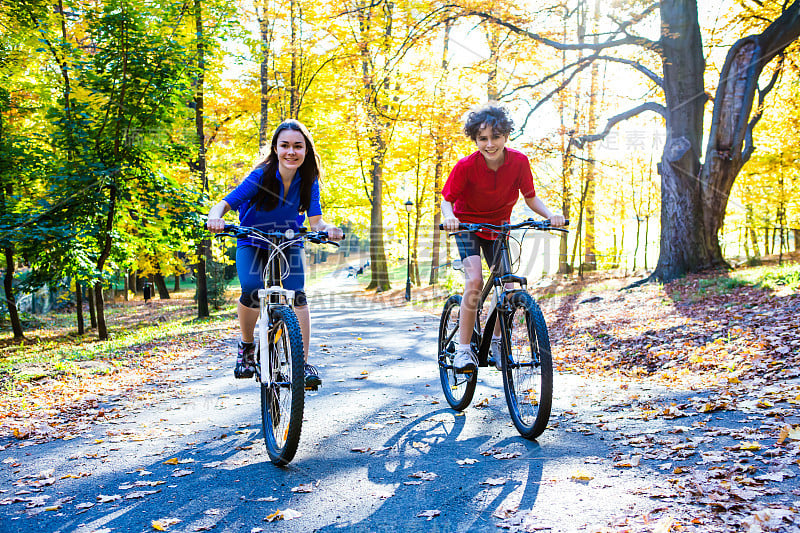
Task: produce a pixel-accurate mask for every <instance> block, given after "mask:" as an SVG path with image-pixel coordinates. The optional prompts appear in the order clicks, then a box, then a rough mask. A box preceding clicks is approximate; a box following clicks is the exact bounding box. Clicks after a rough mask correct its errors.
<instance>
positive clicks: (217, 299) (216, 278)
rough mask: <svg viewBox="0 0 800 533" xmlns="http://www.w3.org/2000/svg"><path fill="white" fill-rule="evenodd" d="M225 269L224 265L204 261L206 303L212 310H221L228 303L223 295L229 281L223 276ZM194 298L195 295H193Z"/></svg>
mask: <svg viewBox="0 0 800 533" xmlns="http://www.w3.org/2000/svg"><path fill="white" fill-rule="evenodd" d="M225 267H226V264H225V263H221V262H218V261H214V260H213V259H210V260H207V261H206V284H207V289H208V303H209V304H210V305H211V306H212V307H213V308H214V309H222V308H223V307H225V305H226V304H227V303H228V297H227V295H226V294H225V293H226V291H227V290H228V286H229V285H230V283H231V280H230V279H228V278H227V276H226V275H225ZM196 297H197V295H195V298H196Z"/></svg>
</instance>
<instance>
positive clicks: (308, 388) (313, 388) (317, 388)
mask: <svg viewBox="0 0 800 533" xmlns="http://www.w3.org/2000/svg"><path fill="white" fill-rule="evenodd" d="M306 390H311V391H315V390H319V387H311V386H309V385H306Z"/></svg>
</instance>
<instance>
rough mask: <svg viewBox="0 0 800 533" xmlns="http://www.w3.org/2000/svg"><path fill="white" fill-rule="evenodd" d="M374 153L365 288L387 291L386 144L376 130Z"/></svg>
mask: <svg viewBox="0 0 800 533" xmlns="http://www.w3.org/2000/svg"><path fill="white" fill-rule="evenodd" d="M371 140H372V144H373V149H374V154H375V155H373V157H372V161H371V163H372V171H371V172H370V175H371V177H372V208H371V209H370V215H369V222H370V225H369V261H370V272H371V273H372V279H371V280H370V283H369V285H367V289H377V290H378V291H387V290H389V289H391V288H392V286H391V284H390V283H389V268H388V265H387V262H386V251H385V249H384V246H383V156H384V154H385V153H386V145H385V142H384V140H383V138H382V137H381V135H380V133H379V132H377V133H376V134H375V135H373V136H372V137H371Z"/></svg>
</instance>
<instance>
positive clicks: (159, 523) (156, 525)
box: [150, 520, 167, 531]
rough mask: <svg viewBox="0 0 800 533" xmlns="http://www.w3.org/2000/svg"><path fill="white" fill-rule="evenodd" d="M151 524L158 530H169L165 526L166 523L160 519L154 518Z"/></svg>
mask: <svg viewBox="0 0 800 533" xmlns="http://www.w3.org/2000/svg"><path fill="white" fill-rule="evenodd" d="M150 525H151V526H153V529H155V530H156V531H166V530H167V528H166V527H164V525H163V524H162V523H161V522H159V521H158V520H153V521H152V522H151V523H150Z"/></svg>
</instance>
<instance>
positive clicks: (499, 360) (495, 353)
mask: <svg viewBox="0 0 800 533" xmlns="http://www.w3.org/2000/svg"><path fill="white" fill-rule="evenodd" d="M502 342H503V339H502V338H501V339H494V338H493V339H492V343H491V345H490V347H491V350H492V360H493V361H494V367H495V368H496V369H497V370H499V371H501V372H502V371H503V348H502Z"/></svg>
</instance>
